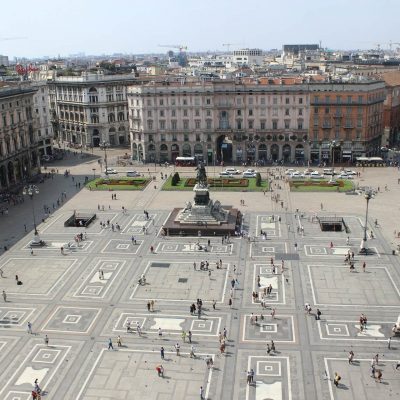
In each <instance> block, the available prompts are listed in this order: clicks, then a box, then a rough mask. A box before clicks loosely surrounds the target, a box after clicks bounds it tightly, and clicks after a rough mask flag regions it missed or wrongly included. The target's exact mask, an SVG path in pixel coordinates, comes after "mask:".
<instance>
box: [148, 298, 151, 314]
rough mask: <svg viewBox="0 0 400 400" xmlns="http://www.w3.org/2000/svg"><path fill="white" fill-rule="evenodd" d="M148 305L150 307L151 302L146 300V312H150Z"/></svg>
mask: <svg viewBox="0 0 400 400" xmlns="http://www.w3.org/2000/svg"><path fill="white" fill-rule="evenodd" d="M150 307H151V304H150V300H149V301H148V302H147V311H148V312H150Z"/></svg>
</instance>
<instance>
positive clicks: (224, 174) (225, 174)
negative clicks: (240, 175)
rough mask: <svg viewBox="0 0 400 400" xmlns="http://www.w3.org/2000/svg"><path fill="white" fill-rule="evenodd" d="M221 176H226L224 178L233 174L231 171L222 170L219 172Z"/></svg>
mask: <svg viewBox="0 0 400 400" xmlns="http://www.w3.org/2000/svg"><path fill="white" fill-rule="evenodd" d="M219 176H222V177H224V178H233V176H232V174H230V173H229V172H227V171H221V172H220V173H219Z"/></svg>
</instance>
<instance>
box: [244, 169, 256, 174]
mask: <svg viewBox="0 0 400 400" xmlns="http://www.w3.org/2000/svg"><path fill="white" fill-rule="evenodd" d="M246 172H248V173H249V174H256V173H257V171H256V170H255V169H252V168H249V169H246V171H244V172H243V173H244V174H245V173H246Z"/></svg>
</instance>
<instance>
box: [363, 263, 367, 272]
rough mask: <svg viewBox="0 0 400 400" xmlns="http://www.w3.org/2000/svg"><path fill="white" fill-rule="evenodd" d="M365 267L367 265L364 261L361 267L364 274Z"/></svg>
mask: <svg viewBox="0 0 400 400" xmlns="http://www.w3.org/2000/svg"><path fill="white" fill-rule="evenodd" d="M366 266H367V264H366V263H365V261H364V262H363V265H362V269H363V272H365V267H366Z"/></svg>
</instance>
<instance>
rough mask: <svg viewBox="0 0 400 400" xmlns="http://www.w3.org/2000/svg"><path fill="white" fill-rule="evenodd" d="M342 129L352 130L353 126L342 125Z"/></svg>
mask: <svg viewBox="0 0 400 400" xmlns="http://www.w3.org/2000/svg"><path fill="white" fill-rule="evenodd" d="M343 128H344V129H353V128H354V124H345V125H343Z"/></svg>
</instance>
